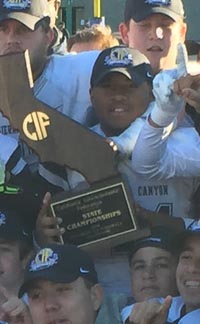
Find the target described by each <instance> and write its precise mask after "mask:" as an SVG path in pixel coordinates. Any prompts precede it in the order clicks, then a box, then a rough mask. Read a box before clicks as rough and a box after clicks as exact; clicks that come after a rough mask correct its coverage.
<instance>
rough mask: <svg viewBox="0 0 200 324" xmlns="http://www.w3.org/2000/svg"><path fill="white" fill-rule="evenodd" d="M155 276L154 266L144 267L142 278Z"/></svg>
mask: <svg viewBox="0 0 200 324" xmlns="http://www.w3.org/2000/svg"><path fill="white" fill-rule="evenodd" d="M155 276H156V272H155V268H154V266H152V265H149V266H147V267H145V270H144V274H143V278H144V279H153V278H155Z"/></svg>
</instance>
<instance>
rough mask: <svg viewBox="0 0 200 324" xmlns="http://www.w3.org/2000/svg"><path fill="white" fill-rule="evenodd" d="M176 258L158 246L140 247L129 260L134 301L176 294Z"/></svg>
mask: <svg viewBox="0 0 200 324" xmlns="http://www.w3.org/2000/svg"><path fill="white" fill-rule="evenodd" d="M176 265H177V260H176V258H175V257H174V256H173V255H172V254H171V253H170V252H168V251H166V250H163V249H160V248H158V247H144V248H140V249H139V250H138V251H137V252H136V253H135V254H134V255H133V257H132V260H131V265H130V266H131V281H132V292H133V297H134V299H135V301H136V302H141V301H144V300H146V299H148V298H154V297H166V296H167V295H171V296H176V295H177V288H176V280H175V272H176Z"/></svg>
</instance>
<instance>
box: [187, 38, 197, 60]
mask: <svg viewBox="0 0 200 324" xmlns="http://www.w3.org/2000/svg"><path fill="white" fill-rule="evenodd" d="M185 45H186V48H187V51H188V55H195V56H196V60H197V62H200V40H193V39H188V40H186V41H185Z"/></svg>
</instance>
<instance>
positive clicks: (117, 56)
mask: <svg viewBox="0 0 200 324" xmlns="http://www.w3.org/2000/svg"><path fill="white" fill-rule="evenodd" d="M130 64H131V65H132V64H133V57H132V54H130V53H129V52H127V50H126V49H125V48H116V49H112V50H111V53H110V56H106V57H105V60H104V65H107V66H116V67H117V66H120V67H123V66H127V65H130Z"/></svg>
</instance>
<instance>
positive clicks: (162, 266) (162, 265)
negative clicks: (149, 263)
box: [156, 263, 169, 269]
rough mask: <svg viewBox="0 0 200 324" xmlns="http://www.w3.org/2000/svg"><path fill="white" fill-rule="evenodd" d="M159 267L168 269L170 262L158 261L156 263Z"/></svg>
mask: <svg viewBox="0 0 200 324" xmlns="http://www.w3.org/2000/svg"><path fill="white" fill-rule="evenodd" d="M156 267H157V268H159V269H168V268H169V264H168V263H158V264H157V265H156Z"/></svg>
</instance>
